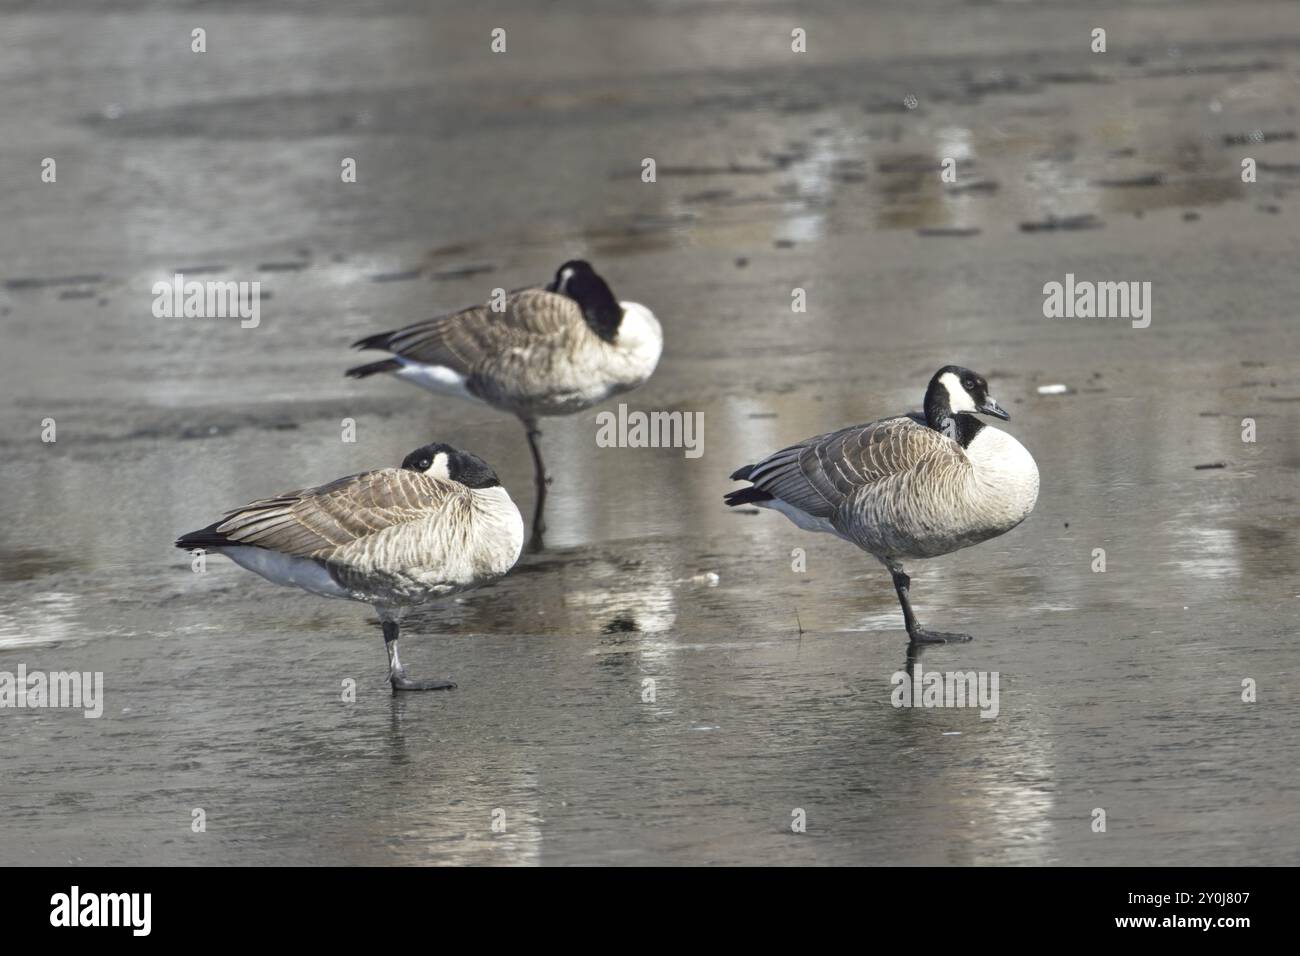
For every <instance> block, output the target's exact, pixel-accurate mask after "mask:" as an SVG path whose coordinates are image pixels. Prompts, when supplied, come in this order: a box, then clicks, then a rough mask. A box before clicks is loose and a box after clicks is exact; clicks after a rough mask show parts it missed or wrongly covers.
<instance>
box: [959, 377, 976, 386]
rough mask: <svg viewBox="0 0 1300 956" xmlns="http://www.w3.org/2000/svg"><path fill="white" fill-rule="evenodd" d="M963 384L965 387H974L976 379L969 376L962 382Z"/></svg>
mask: <svg viewBox="0 0 1300 956" xmlns="http://www.w3.org/2000/svg"><path fill="white" fill-rule="evenodd" d="M961 384H962V387H963V388H974V387H975V380H974V379H973V378H968V379H966V381H964V382H962V383H961Z"/></svg>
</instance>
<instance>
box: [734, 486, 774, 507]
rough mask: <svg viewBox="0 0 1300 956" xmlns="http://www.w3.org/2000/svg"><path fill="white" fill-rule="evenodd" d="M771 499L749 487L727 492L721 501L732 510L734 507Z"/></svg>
mask: <svg viewBox="0 0 1300 956" xmlns="http://www.w3.org/2000/svg"><path fill="white" fill-rule="evenodd" d="M772 498H773V496H772V495H770V494H768V493H767V492H766V491H763V490H762V489H761V488H754V487H749V488H739V489H737V490H736V491H729V492H727V494H726V495H725V496H724V497H723V499H722V500H723V501H725V502H726V503H727V507H729V508H734V507H736V505H752V504H755V503H757V502H760V501H771V500H772Z"/></svg>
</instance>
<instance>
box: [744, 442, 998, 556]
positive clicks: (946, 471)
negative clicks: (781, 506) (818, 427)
mask: <svg viewBox="0 0 1300 956" xmlns="http://www.w3.org/2000/svg"><path fill="white" fill-rule="evenodd" d="M972 476H973V468H972V466H971V462H970V460H969V459H968V458H967V457H966V454H965V452H964V451H963V449H962V447H961V446H960V445H959V444H957V442H955V441H953V440H952V439H950V438H948V437H946V436H945V435H943V434H941V433H940V432H937V431H935V430H934V429H932V428H929V427H927V426H925V425H922V424H918V423H917V422H916V421H915V420H913V419H911V418H908V417H899V418H886V419H881V420H880V421H876V422H872V423H870V424H868V425H855V426H853V427H850V428H844V429H840V430H839V431H835V432H830V433H828V434H825V435H818V436H817V437H815V438H810V439H808V440H806V441H804V442H800V443H799V444H797V445H791V446H790V447H789V448H785V449H782V450H781V451H779V452H776V453H775V454H774V455H771V456H769V457H768V458H766V459H764V460H763V461H761V462H759V463H758V464H757V465H755V466H754V467H753V468H752V469H750V472H749V474H748V475H747V476H746V477H747V478H748V479H749V480H750V481H751V482H753V484H754V486H755V487H757V488H759V489H760V490H762V491H765V492H767V493H768V494H770V495H773V496H774V497H777V498H780V499H781V500H782V501H785V502H787V503H788V504H790V505H792V506H794V507H796V508H798V509H799V510H800V511H803V512H805V513H807V514H809V515H812V516H814V517H817V518H823V519H825V520H827V521H829V522H830V523H831V525H832V526H833V527H835V528H836V529H837V530H838V531H839V532H840V533H842V534H843V535H844V536H845V537H847V538H849V539H850V540H852V541H854V542H856V543H858V544H859V545H860V546H862V547H864V548H865V549H866V550H868V551H870V552H872V553H873V554H882V555H887V554H896V555H909V554H911V555H915V554H917V553H918V551H917V542H920V541H933V548H934V549H939V548H946V547H947V540H946V539H947V536H946V535H945V534H944V533H943V530H942V529H944V527H945V526H946V525H948V524H950V523H951V520H952V519H951V514H952V511H953V509H954V508H960V507H961V506H962V504H963V501H964V499H965V493H966V491H967V490H968V489H969V488H970V479H971V478H972ZM930 550H931V548H930V547H924V548H923V551H924V552H927V553H928V552H929V551H930ZM934 553H936V554H941V553H945V552H944V551H942V550H934Z"/></svg>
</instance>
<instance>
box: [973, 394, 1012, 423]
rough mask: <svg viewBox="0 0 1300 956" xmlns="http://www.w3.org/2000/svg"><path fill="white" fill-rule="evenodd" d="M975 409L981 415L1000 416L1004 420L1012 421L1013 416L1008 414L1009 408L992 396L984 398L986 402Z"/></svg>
mask: <svg viewBox="0 0 1300 956" xmlns="http://www.w3.org/2000/svg"><path fill="white" fill-rule="evenodd" d="M975 410H976V411H977V412H979V413H980V414H981V415H992V416H993V417H994V418H1000V419H1002V420H1003V421H1004V422H1009V421H1011V416H1010V415H1008V414H1007V410H1006V409H1005V408H1003V407H1002V406H1001V405H999V404H998V403H997V402H995V401H994V400H993V399H991V398H986V399H984V404H983V405H981V406H980V407H979V408H977V409H975Z"/></svg>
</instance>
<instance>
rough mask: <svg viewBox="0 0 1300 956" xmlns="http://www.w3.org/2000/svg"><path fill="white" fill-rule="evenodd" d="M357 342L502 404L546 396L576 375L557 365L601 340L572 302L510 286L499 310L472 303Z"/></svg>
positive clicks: (594, 347)
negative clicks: (432, 368) (461, 381)
mask: <svg viewBox="0 0 1300 956" xmlns="http://www.w3.org/2000/svg"><path fill="white" fill-rule="evenodd" d="M357 344H358V345H359V346H361V347H363V348H381V349H387V350H388V351H390V352H393V353H394V354H396V355H400V356H401V357H402V358H406V359H410V360H412V361H416V362H422V363H425V364H428V365H439V366H444V367H446V368H450V369H452V370H453V371H455V372H457V373H459V374H461V375H463V376H465V378H466V387H467V388H468V389H469V391H470V392H471V393H472V394H474V395H476V396H478V397H479V398H482V399H484V400H486V401H489V402H496V403H502V404H507V405H509V404H518V403H526V402H528V401H529V400H531V399H536V398H540V397H543V396H546V395H548V394H550V393H552V392H554V390H555V383H556V382H557V381H564V380H566V379H568V378H569V377H570V376H571V375H572V376H575V380H577V381H580V378H579V377H578V376H580V375H581V372H580V371H579V370H570V369H568V368H565V367H564V366H566V365H571V364H573V363H574V360H575V357H576V358H577V360H578V361H581V359H582V357H583V356H584V354H585V353H589V352H591V353H594V352H595V351H596V350H597V349H599V347H600V345H601V343H600V340H599V339H598V337H597V336H596V335H595V333H593V332H592V331H591V329H590V327H589V326H588V325H587V322H586V320H585V319H584V318H583V315H582V309H581V308H580V307H579V306H578V303H576V302H574V301H573V300H572V299H570V298H568V297H567V296H563V295H558V294H556V293H554V292H547V291H545V290H544V289H522V290H519V291H516V292H512V293H511V294H510V295H509V296H508V297H507V299H506V309H505V311H504V312H494V311H493V310H492V309H491V308H490V307H488V306H486V305H484V306H475V307H473V308H470V309H464V310H462V311H460V312H455V313H452V314H451V315H447V316H441V317H439V318H436V319H429V320H427V321H424V322H418V323H416V324H414V325H410V326H407V327H406V328H403V329H398V330H397V331H396V332H385V333H381V334H379V335H375V336H371V337H370V338H368V339H363V340H362V341H361V342H358V343H357ZM575 373H576V374H575Z"/></svg>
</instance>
